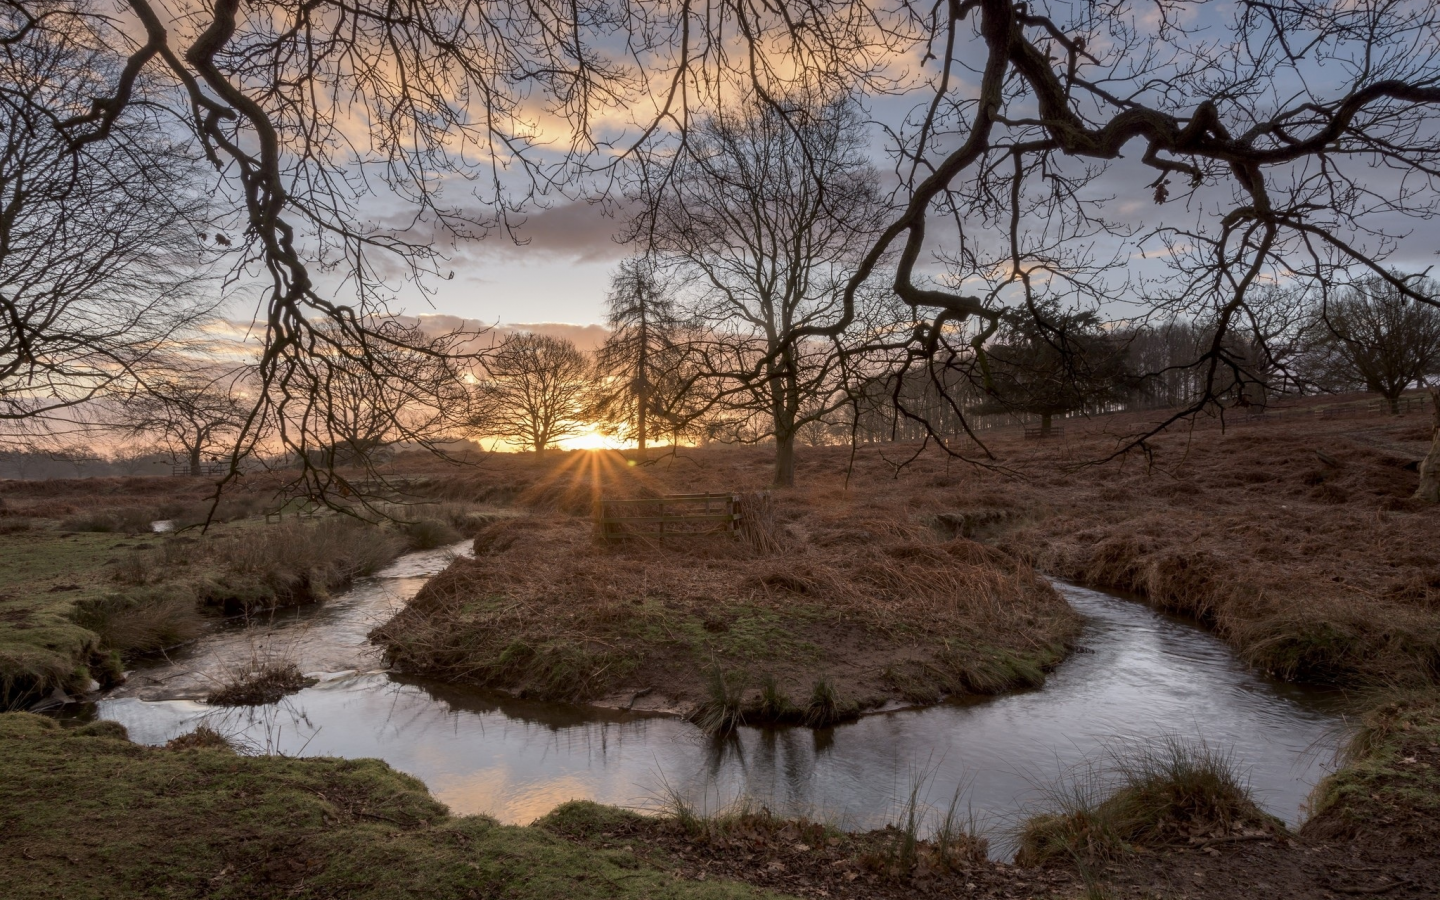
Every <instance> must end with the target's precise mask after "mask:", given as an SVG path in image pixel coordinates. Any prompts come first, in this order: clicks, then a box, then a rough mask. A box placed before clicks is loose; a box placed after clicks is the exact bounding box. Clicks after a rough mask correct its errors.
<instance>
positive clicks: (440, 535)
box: [401, 519, 463, 550]
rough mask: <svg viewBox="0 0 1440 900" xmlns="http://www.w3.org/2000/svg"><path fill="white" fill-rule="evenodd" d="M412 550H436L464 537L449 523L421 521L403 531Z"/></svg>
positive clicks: (411, 524)
mask: <svg viewBox="0 0 1440 900" xmlns="http://www.w3.org/2000/svg"><path fill="white" fill-rule="evenodd" d="M401 530H402V531H403V532H404V533H405V539H406V540H407V541H409V543H410V549H411V550H434V549H435V548H436V547H444V546H446V545H449V544H453V543H455V542H456V541H459V540H460V539H461V538H462V537H463V535H461V533H460V532H459V531H458V530H457V529H456V528H455V526H453V525H451V524H450V523H449V522H442V521H441V520H439V519H421V520H420V521H418V522H411V523H410V524H408V525H405V526H404V527H403V528H402V529H401Z"/></svg>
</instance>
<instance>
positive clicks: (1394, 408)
mask: <svg viewBox="0 0 1440 900" xmlns="http://www.w3.org/2000/svg"><path fill="white" fill-rule="evenodd" d="M1385 399H1386V400H1389V401H1390V415H1392V416H1398V415H1400V395H1399V394H1395V395H1394V396H1391V395H1390V394H1386V395H1385Z"/></svg>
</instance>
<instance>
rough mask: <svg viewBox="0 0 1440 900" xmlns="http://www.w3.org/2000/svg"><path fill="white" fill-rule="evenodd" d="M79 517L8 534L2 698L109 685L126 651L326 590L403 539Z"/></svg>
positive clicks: (346, 525)
mask: <svg viewBox="0 0 1440 900" xmlns="http://www.w3.org/2000/svg"><path fill="white" fill-rule="evenodd" d="M100 517H101V516H100V514H96V516H94V517H92V518H100ZM0 521H3V520H0ZM106 521H107V522H108V521H110V519H108V518H107V519H106ZM75 524H76V523H75V522H73V521H69V522H68V523H67V522H60V523H58V524H56V523H50V522H46V521H44V520H39V521H32V522H27V525H28V526H29V527H25V528H22V529H11V530H9V531H7V532H6V533H3V534H0V555H3V557H4V559H5V565H4V566H3V567H0V709H3V708H15V707H24V706H26V705H29V704H30V703H33V702H35V701H36V700H38V699H40V698H42V697H44V696H46V695H48V694H50V693H51V692H52V691H54V690H55V689H57V688H59V689H61V690H64V691H68V692H72V693H73V692H76V691H82V690H84V689H85V688H86V687H87V686H88V685H89V683H90V681H91V679H92V678H93V679H94V680H96V681H98V682H100V683H101V684H102V685H108V684H112V683H114V682H115V681H116V680H117V679H118V678H119V677H120V673H121V670H122V667H123V663H124V659H125V658H126V657H129V656H133V655H136V654H143V653H148V652H154V651H157V650H161V649H165V648H168V647H173V646H175V645H178V644H181V643H183V642H185V641H187V640H190V639H192V638H194V637H196V636H198V635H199V634H200V633H201V632H202V631H203V630H204V629H205V628H207V627H208V626H209V624H210V623H211V622H213V621H214V620H215V618H216V617H217V616H220V615H235V614H240V613H245V614H249V613H255V612H259V611H263V610H268V609H274V608H277V607H283V606H288V605H294V604H299V603H308V602H314V601H318V600H323V599H325V598H326V597H327V596H329V595H330V594H331V593H333V592H334V591H336V590H340V589H342V588H344V587H345V586H346V585H347V584H349V582H350V581H351V580H353V579H354V578H356V577H358V576H361V575H366V574H370V573H372V572H374V571H375V570H377V569H378V568H380V567H381V566H383V565H384V564H385V563H387V562H389V561H390V560H391V559H393V558H395V556H397V555H398V554H399V553H401V552H402V551H403V550H404V549H406V546H407V541H406V539H405V538H404V537H403V536H402V535H400V534H398V533H396V532H394V531H391V530H384V529H379V528H375V527H373V526H367V525H363V524H359V523H353V522H345V521H338V520H322V521H317V522H313V523H303V524H301V523H285V524H282V525H272V526H266V525H265V524H264V523H263V522H260V521H257V520H254V519H242V520H239V521H236V522H233V523H229V524H225V525H222V526H219V527H216V528H212V529H211V530H210V531H209V532H208V533H206V534H203V535H201V534H199V533H195V532H188V533H181V534H154V533H148V532H147V533H137V534H126V533H124V532H121V533H114V532H111V531H68V530H63V529H64V528H66V527H67V525H68V526H74V525H75ZM92 524H93V523H92Z"/></svg>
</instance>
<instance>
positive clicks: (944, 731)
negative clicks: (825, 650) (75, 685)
mask: <svg viewBox="0 0 1440 900" xmlns="http://www.w3.org/2000/svg"><path fill="white" fill-rule="evenodd" d="M462 546H463V545H462ZM459 549H460V547H459V546H457V547H456V548H451V550H448V551H447V550H438V551H427V552H421V553H412V554H409V555H408V556H405V557H402V558H401V559H400V560H399V561H397V562H396V563H395V564H393V565H392V566H390V567H389V568H388V569H386V570H384V571H383V572H381V573H380V574H379V575H378V576H377V577H375V578H370V579H365V580H364V581H362V582H360V583H358V584H357V585H356V586H355V588H354V589H352V590H351V591H349V592H347V593H346V594H344V595H342V596H340V597H338V598H336V599H335V600H332V601H331V602H329V603H327V604H324V605H321V606H315V607H311V608H308V609H302V610H294V611H290V612H288V613H287V614H285V615H283V616H278V617H276V618H275V619H273V620H270V621H268V622H267V623H265V624H264V625H256V624H252V625H251V626H250V627H248V628H230V629H223V630H220V631H217V632H214V633H212V634H210V635H208V636H206V637H205V638H203V639H202V640H201V641H199V642H197V643H196V644H194V645H192V646H190V647H189V648H187V649H186V650H185V651H184V652H183V653H182V654H180V655H178V656H175V657H173V658H172V659H171V660H169V661H165V662H163V663H162V664H159V665H152V666H150V667H147V668H145V669H142V670H140V671H137V672H135V673H133V674H132V676H131V678H130V681H129V682H128V683H127V684H126V685H125V686H123V687H122V688H120V689H119V690H117V691H115V692H112V693H111V694H109V695H107V696H106V697H105V698H104V699H102V700H100V701H98V702H97V703H96V704H95V711H96V713H97V714H98V715H99V716H100V717H102V718H105V719H112V720H114V721H117V722H121V723H123V724H124V725H125V726H126V727H127V728H128V729H129V732H130V736H131V738H132V739H133V740H136V741H140V742H142V743H148V744H159V743H163V742H164V741H166V740H168V739H170V738H172V737H175V736H176V735H179V734H182V733H184V732H186V731H189V730H191V729H193V728H194V727H195V726H196V725H197V724H199V723H200V722H201V721H207V722H209V723H210V724H211V725H212V726H214V727H216V728H218V729H219V730H221V731H222V732H224V733H226V734H236V735H238V736H239V737H240V738H241V739H242V740H244V741H246V742H248V743H249V744H250V745H251V746H253V747H254V748H256V749H260V750H268V751H272V752H282V753H287V754H296V755H335V756H345V757H379V758H381V759H384V760H385V761H387V762H388V763H390V764H391V765H392V766H394V767H395V768H397V769H399V770H401V771H404V772H408V773H410V774H412V775H415V776H417V777H418V778H420V779H421V780H422V781H424V782H425V783H426V784H427V785H428V786H429V788H430V790H431V791H432V792H433V793H434V795H435V796H436V797H437V798H439V799H440V800H441V801H443V802H445V803H446V804H448V805H449V806H450V808H451V809H452V810H453V811H454V812H456V813H460V814H468V813H485V814H488V815H491V816H494V817H496V818H498V819H500V820H501V821H503V822H512V823H528V822H530V821H532V820H534V819H535V818H537V817H538V816H541V815H543V814H544V813H546V812H548V811H549V810H550V809H552V808H554V807H555V806H556V805H557V804H560V803H563V802H565V801H566V800H571V799H591V800H596V801H599V802H603V803H611V804H617V805H623V806H634V807H642V808H644V807H651V808H653V807H657V806H660V805H662V803H663V799H662V798H663V797H664V796H665V795H666V794H668V793H671V792H679V793H681V794H683V795H685V796H686V797H687V798H689V800H690V801H691V802H692V803H695V804H696V805H697V806H700V807H701V808H706V809H715V808H717V807H719V806H722V805H724V804H726V803H728V802H731V801H733V800H735V799H736V798H737V797H740V796H745V797H747V798H749V799H750V800H752V801H754V802H757V803H764V804H765V805H766V806H768V807H769V808H770V809H771V810H773V811H775V812H777V813H787V814H807V815H819V816H824V817H825V818H826V819H827V820H828V821H832V822H836V823H837V824H840V825H842V826H844V827H849V828H870V827H880V826H883V825H884V824H886V823H887V822H890V821H894V820H895V817H896V815H897V813H898V804H899V800H900V798H903V797H904V796H905V795H907V794H908V792H909V790H910V786H911V784H912V782H913V781H915V780H917V779H919V780H923V782H924V790H923V791H922V797H923V798H925V799H926V800H928V802H929V803H930V804H932V805H934V806H938V807H942V808H943V807H945V806H946V805H948V803H949V801H950V798H951V797H952V796H953V795H954V794H955V792H956V790H957V789H958V788H963V789H964V791H965V793H964V799H963V800H962V801H961V805H962V807H968V810H969V811H970V813H971V814H972V815H974V816H976V817H977V818H978V820H979V821H980V823H981V824H982V825H984V826H986V827H987V828H988V829H989V830H991V831H992V832H993V833H995V834H997V835H998V834H1003V833H1004V832H1005V830H1006V829H1007V828H1008V827H1009V826H1011V825H1012V824H1013V822H1014V821H1015V820H1016V819H1017V818H1019V817H1020V816H1021V815H1022V814H1023V813H1024V812H1025V811H1026V810H1027V809H1029V808H1032V807H1033V805H1034V804H1035V803H1036V802H1037V800H1038V799H1039V798H1040V796H1041V792H1042V791H1043V788H1044V786H1046V785H1051V784H1054V783H1055V782H1056V781H1057V779H1060V778H1063V777H1066V776H1069V775H1073V774H1074V772H1076V771H1077V770H1078V767H1081V766H1083V765H1085V764H1086V763H1087V762H1090V763H1093V762H1094V761H1095V760H1097V759H1100V758H1102V757H1104V755H1105V753H1106V751H1107V750H1111V749H1114V748H1116V746H1117V745H1118V744H1122V743H1123V744H1125V745H1129V744H1131V743H1135V742H1143V741H1146V740H1152V739H1157V738H1164V737H1167V736H1177V737H1180V738H1182V739H1186V740H1197V739H1199V740H1203V741H1204V742H1205V743H1206V744H1207V745H1208V746H1210V747H1211V748H1215V749H1218V750H1222V751H1225V752H1227V753H1229V754H1231V755H1232V758H1233V760H1234V761H1235V763H1236V765H1237V767H1238V768H1239V770H1240V771H1241V772H1242V773H1244V774H1245V775H1246V776H1247V777H1248V779H1249V782H1250V785H1251V788H1252V790H1253V792H1254V794H1255V796H1256V799H1257V800H1258V801H1259V802H1260V803H1261V804H1262V805H1263V806H1265V807H1266V808H1267V809H1268V810H1269V811H1270V812H1272V813H1274V814H1275V815H1277V816H1280V817H1281V818H1283V819H1285V820H1286V821H1287V822H1289V823H1292V824H1293V823H1295V822H1297V821H1298V820H1299V819H1300V818H1301V817H1302V807H1303V803H1304V800H1305V798H1306V796H1307V794H1308V793H1309V791H1310V789H1311V788H1312V787H1313V785H1314V784H1315V783H1316V781H1318V780H1319V778H1320V777H1321V776H1322V775H1323V774H1324V773H1325V771H1326V770H1327V769H1328V767H1329V766H1331V765H1332V764H1333V761H1334V757H1335V751H1336V749H1337V748H1338V746H1339V744H1340V742H1341V740H1342V739H1343V720H1342V718H1341V715H1340V698H1339V697H1338V696H1336V695H1335V694H1334V693H1333V692H1325V691H1321V690H1318V689H1315V688H1307V687H1302V686H1297V685H1287V684H1283V683H1280V682H1275V681H1271V680H1268V679H1265V678H1263V677H1261V676H1259V675H1257V674H1256V673H1254V672H1253V671H1251V670H1249V669H1248V668H1246V667H1245V666H1244V665H1242V664H1241V663H1240V662H1239V661H1238V660H1237V659H1236V658H1235V656H1234V654H1233V653H1232V652H1231V651H1230V650H1229V649H1228V648H1227V647H1226V646H1225V645H1224V644H1223V643H1221V642H1220V641H1219V640H1217V639H1216V638H1214V637H1213V636H1211V635H1209V634H1208V633H1206V632H1204V631H1202V630H1200V629H1198V628H1196V627H1194V626H1192V625H1190V624H1187V623H1185V622H1182V621H1179V620H1176V619H1173V618H1170V617H1167V616H1164V615H1161V614H1158V613H1156V612H1154V611H1152V610H1151V609H1149V608H1148V607H1146V606H1144V605H1142V604H1140V603H1136V602H1133V601H1130V600H1125V599H1122V598H1119V597H1115V596H1112V595H1109V594H1105V593H1102V592H1099V591H1093V590H1087V589H1084V588H1078V587H1074V586H1070V585H1064V584H1061V585H1058V587H1059V588H1060V589H1061V590H1062V591H1063V592H1064V594H1065V595H1066V597H1067V598H1068V599H1069V601H1070V602H1071V603H1072V604H1073V605H1074V606H1075V608H1076V609H1077V610H1079V611H1080V612H1081V613H1082V614H1083V615H1084V616H1085V618H1086V627H1085V632H1084V634H1083V636H1082V637H1081V643H1082V645H1083V646H1084V647H1085V648H1086V651H1087V652H1081V653H1077V654H1076V655H1074V656H1073V657H1071V658H1070V659H1069V660H1067V661H1066V662H1065V663H1063V664H1062V665H1061V666H1060V667H1059V668H1058V669H1056V670H1055V672H1054V673H1053V674H1052V675H1051V677H1050V679H1049V680H1048V681H1047V683H1046V684H1045V686H1044V687H1043V688H1041V689H1039V690H1034V691H1028V692H1024V693H1017V694H1010V695H1007V696H1003V697H998V698H988V699H981V700H971V701H968V702H965V703H952V704H943V705H940V706H934V707H930V708H928V709H918V710H902V711H897V712H887V713H879V714H875V715H869V716H866V717H864V718H863V719H861V720H860V721H858V722H855V723H852V724H848V725H842V726H839V727H836V728H834V729H828V730H824V731H817V732H812V731H810V730H808V729H803V728H765V729H760V728H742V729H740V731H739V733H738V734H736V735H735V736H733V737H731V738H728V739H723V740H715V739H710V738H706V737H705V736H704V735H702V734H701V733H700V732H699V731H698V730H697V729H696V728H695V727H694V726H692V725H690V724H689V723H687V722H684V721H680V720H677V719H673V718H666V717H655V716H645V715H641V714H636V713H620V712H602V711H593V710H577V709H575V708H571V707H565V706H558V705H553V704H542V703H534V702H527V701H512V700H501V699H497V698H495V697H493V696H491V695H488V694H486V693H482V692H478V691H474V690H470V689H467V688H463V687H457V686H453V685H444V684H437V683H433V682H428V681H425V680H423V679H416V678H411V677H406V676H400V675H396V674H392V673H388V672H385V671H384V670H383V669H382V668H381V666H382V663H381V659H380V656H379V653H378V651H377V650H376V648H374V647H372V646H370V645H369V644H368V643H367V642H366V638H365V636H366V634H367V632H368V631H369V630H370V629H371V628H372V627H374V626H375V625H376V624H378V623H379V622H382V621H384V620H385V619H386V618H388V617H389V616H390V615H392V614H393V613H394V611H395V610H397V609H398V608H399V607H400V606H401V605H402V604H403V603H404V602H405V601H406V600H407V599H409V598H410V597H412V596H414V594H415V592H416V591H418V590H419V589H420V587H421V585H423V584H424V582H425V580H426V578H428V577H429V576H430V575H432V574H434V573H435V572H438V571H439V570H440V569H442V568H444V566H445V565H446V563H447V562H448V560H449V558H450V556H451V553H452V552H458V551H459ZM256 654H265V655H269V656H271V657H275V656H279V657H282V658H285V659H290V660H292V661H294V662H295V663H296V664H297V665H299V666H300V668H301V669H302V670H303V671H306V672H307V673H312V674H316V675H317V676H318V677H320V678H321V681H320V683H318V684H316V685H315V686H314V687H311V688H308V689H306V690H304V691H301V692H300V693H298V694H295V695H292V696H290V697H287V698H286V699H285V700H283V701H281V702H280V703H279V704H276V705H273V706H266V707H257V708H241V709H213V708H211V707H208V706H206V705H205V704H204V703H203V702H200V701H199V700H198V699H197V698H199V697H203V696H204V695H205V694H206V693H208V691H209V689H210V686H211V685H212V684H213V683H214V682H215V680H216V679H217V678H219V677H221V676H222V675H223V673H224V672H225V671H226V670H227V668H233V667H235V666H237V665H239V664H243V663H244V662H245V661H247V660H249V659H250V658H251V657H252V656H253V655H256Z"/></svg>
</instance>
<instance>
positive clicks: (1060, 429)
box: [1025, 425, 1065, 441]
mask: <svg viewBox="0 0 1440 900" xmlns="http://www.w3.org/2000/svg"><path fill="white" fill-rule="evenodd" d="M1064 436H1065V426H1064V425H1051V426H1050V431H1049V432H1046V431H1045V427H1044V426H1043V425H1026V426H1025V440H1027V441H1046V440H1049V439H1050V438H1062V437H1064Z"/></svg>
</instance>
